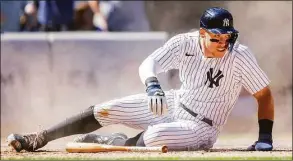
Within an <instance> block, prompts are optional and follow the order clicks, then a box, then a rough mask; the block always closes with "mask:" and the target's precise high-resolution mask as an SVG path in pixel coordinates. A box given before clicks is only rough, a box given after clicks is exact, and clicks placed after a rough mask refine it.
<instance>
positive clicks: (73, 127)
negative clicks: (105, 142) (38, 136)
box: [46, 106, 102, 142]
mask: <svg viewBox="0 0 293 161" xmlns="http://www.w3.org/2000/svg"><path fill="white" fill-rule="evenodd" d="M93 108H94V106H91V107H89V108H87V109H86V110H85V111H82V112H81V113H79V114H77V115H75V116H72V117H70V118H68V119H66V120H64V121H63V122H61V123H59V124H57V125H55V126H53V127H51V128H49V129H48V130H46V131H47V133H46V138H47V141H48V142H49V141H52V140H55V139H59V138H62V137H66V136H70V135H75V134H85V133H90V132H93V131H95V130H97V129H99V128H101V127H102V126H101V124H100V123H99V122H98V120H96V118H95V117H94V111H93Z"/></svg>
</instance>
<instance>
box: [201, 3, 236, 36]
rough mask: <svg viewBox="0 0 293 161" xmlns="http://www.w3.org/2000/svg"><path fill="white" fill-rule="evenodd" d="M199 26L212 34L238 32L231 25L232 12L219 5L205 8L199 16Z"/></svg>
mask: <svg viewBox="0 0 293 161" xmlns="http://www.w3.org/2000/svg"><path fill="white" fill-rule="evenodd" d="M200 27H201V28H204V29H206V30H208V31H210V32H212V33H214V34H231V33H238V31H237V30H235V29H234V27H233V17H232V14H231V13H230V12H229V11H227V10H225V9H223V8H219V7H212V8H209V9H207V10H206V11H205V12H204V13H203V15H202V16H201V18H200Z"/></svg>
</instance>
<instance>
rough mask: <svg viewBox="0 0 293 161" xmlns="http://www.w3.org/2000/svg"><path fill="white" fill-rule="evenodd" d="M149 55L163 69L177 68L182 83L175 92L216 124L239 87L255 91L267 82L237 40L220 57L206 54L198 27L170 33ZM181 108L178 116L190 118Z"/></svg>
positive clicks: (229, 107) (223, 118)
mask: <svg viewBox="0 0 293 161" xmlns="http://www.w3.org/2000/svg"><path fill="white" fill-rule="evenodd" d="M150 56H151V57H152V58H153V59H155V60H156V61H157V62H158V63H159V64H160V65H161V67H162V69H163V70H164V71H168V70H170V69H178V70H179V77H180V81H181V82H182V85H181V88H180V89H179V90H176V91H175V92H176V93H177V94H178V95H179V99H180V102H181V103H182V104H184V105H185V106H186V107H187V108H189V109H191V110H192V111H193V112H195V113H198V114H199V115H202V116H204V117H206V118H209V119H210V120H212V121H213V123H214V124H215V125H218V126H222V125H224V124H225V123H226V120H227V118H228V115H229V113H230V112H231V110H232V108H233V107H234V105H235V103H236V101H237V98H238V96H239V94H240V91H241V88H242V87H244V88H245V89H246V90H247V91H248V92H250V93H251V94H254V93H256V92H258V91H259V90H261V89H263V88H264V87H266V86H267V85H268V84H269V79H268V77H267V76H266V74H265V73H264V71H263V70H262V69H261V68H260V67H259V65H258V63H257V61H256V59H255V57H254V55H253V54H252V53H251V51H250V50H249V49H248V47H246V46H244V45H242V44H240V43H239V42H236V43H235V45H234V48H233V50H232V52H230V53H229V52H227V53H226V54H225V55H224V57H222V58H205V57H204V56H203V53H202V51H201V48H200V44H199V32H198V31H196V32H191V33H183V34H178V35H176V36H174V37H172V38H171V39H170V40H169V41H168V42H166V43H165V44H164V46H162V47H161V48H159V49H157V50H156V51H155V52H153V53H152V54H151V55H150ZM182 111H183V110H181V111H178V113H177V118H179V119H187V120H188V119H190V115H189V114H188V113H186V112H182Z"/></svg>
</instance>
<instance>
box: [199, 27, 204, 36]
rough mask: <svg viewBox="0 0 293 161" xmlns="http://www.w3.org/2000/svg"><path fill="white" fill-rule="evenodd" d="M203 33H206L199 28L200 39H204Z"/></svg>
mask: <svg viewBox="0 0 293 161" xmlns="http://www.w3.org/2000/svg"><path fill="white" fill-rule="evenodd" d="M205 33H206V31H205V30H204V29H203V28H200V29H199V36H200V37H201V38H204V37H205Z"/></svg>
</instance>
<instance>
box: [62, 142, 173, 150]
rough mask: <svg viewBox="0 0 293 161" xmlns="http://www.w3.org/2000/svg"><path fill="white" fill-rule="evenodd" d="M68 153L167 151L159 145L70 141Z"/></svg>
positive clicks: (165, 147) (166, 148) (67, 148)
mask: <svg viewBox="0 0 293 161" xmlns="http://www.w3.org/2000/svg"><path fill="white" fill-rule="evenodd" d="M66 151H67V152H69V153H96V152H109V151H131V152H162V153H167V152H168V147H167V146H165V145H164V146H159V147H137V146H114V145H104V144H97V143H76V142H70V143H68V144H67V146H66Z"/></svg>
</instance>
